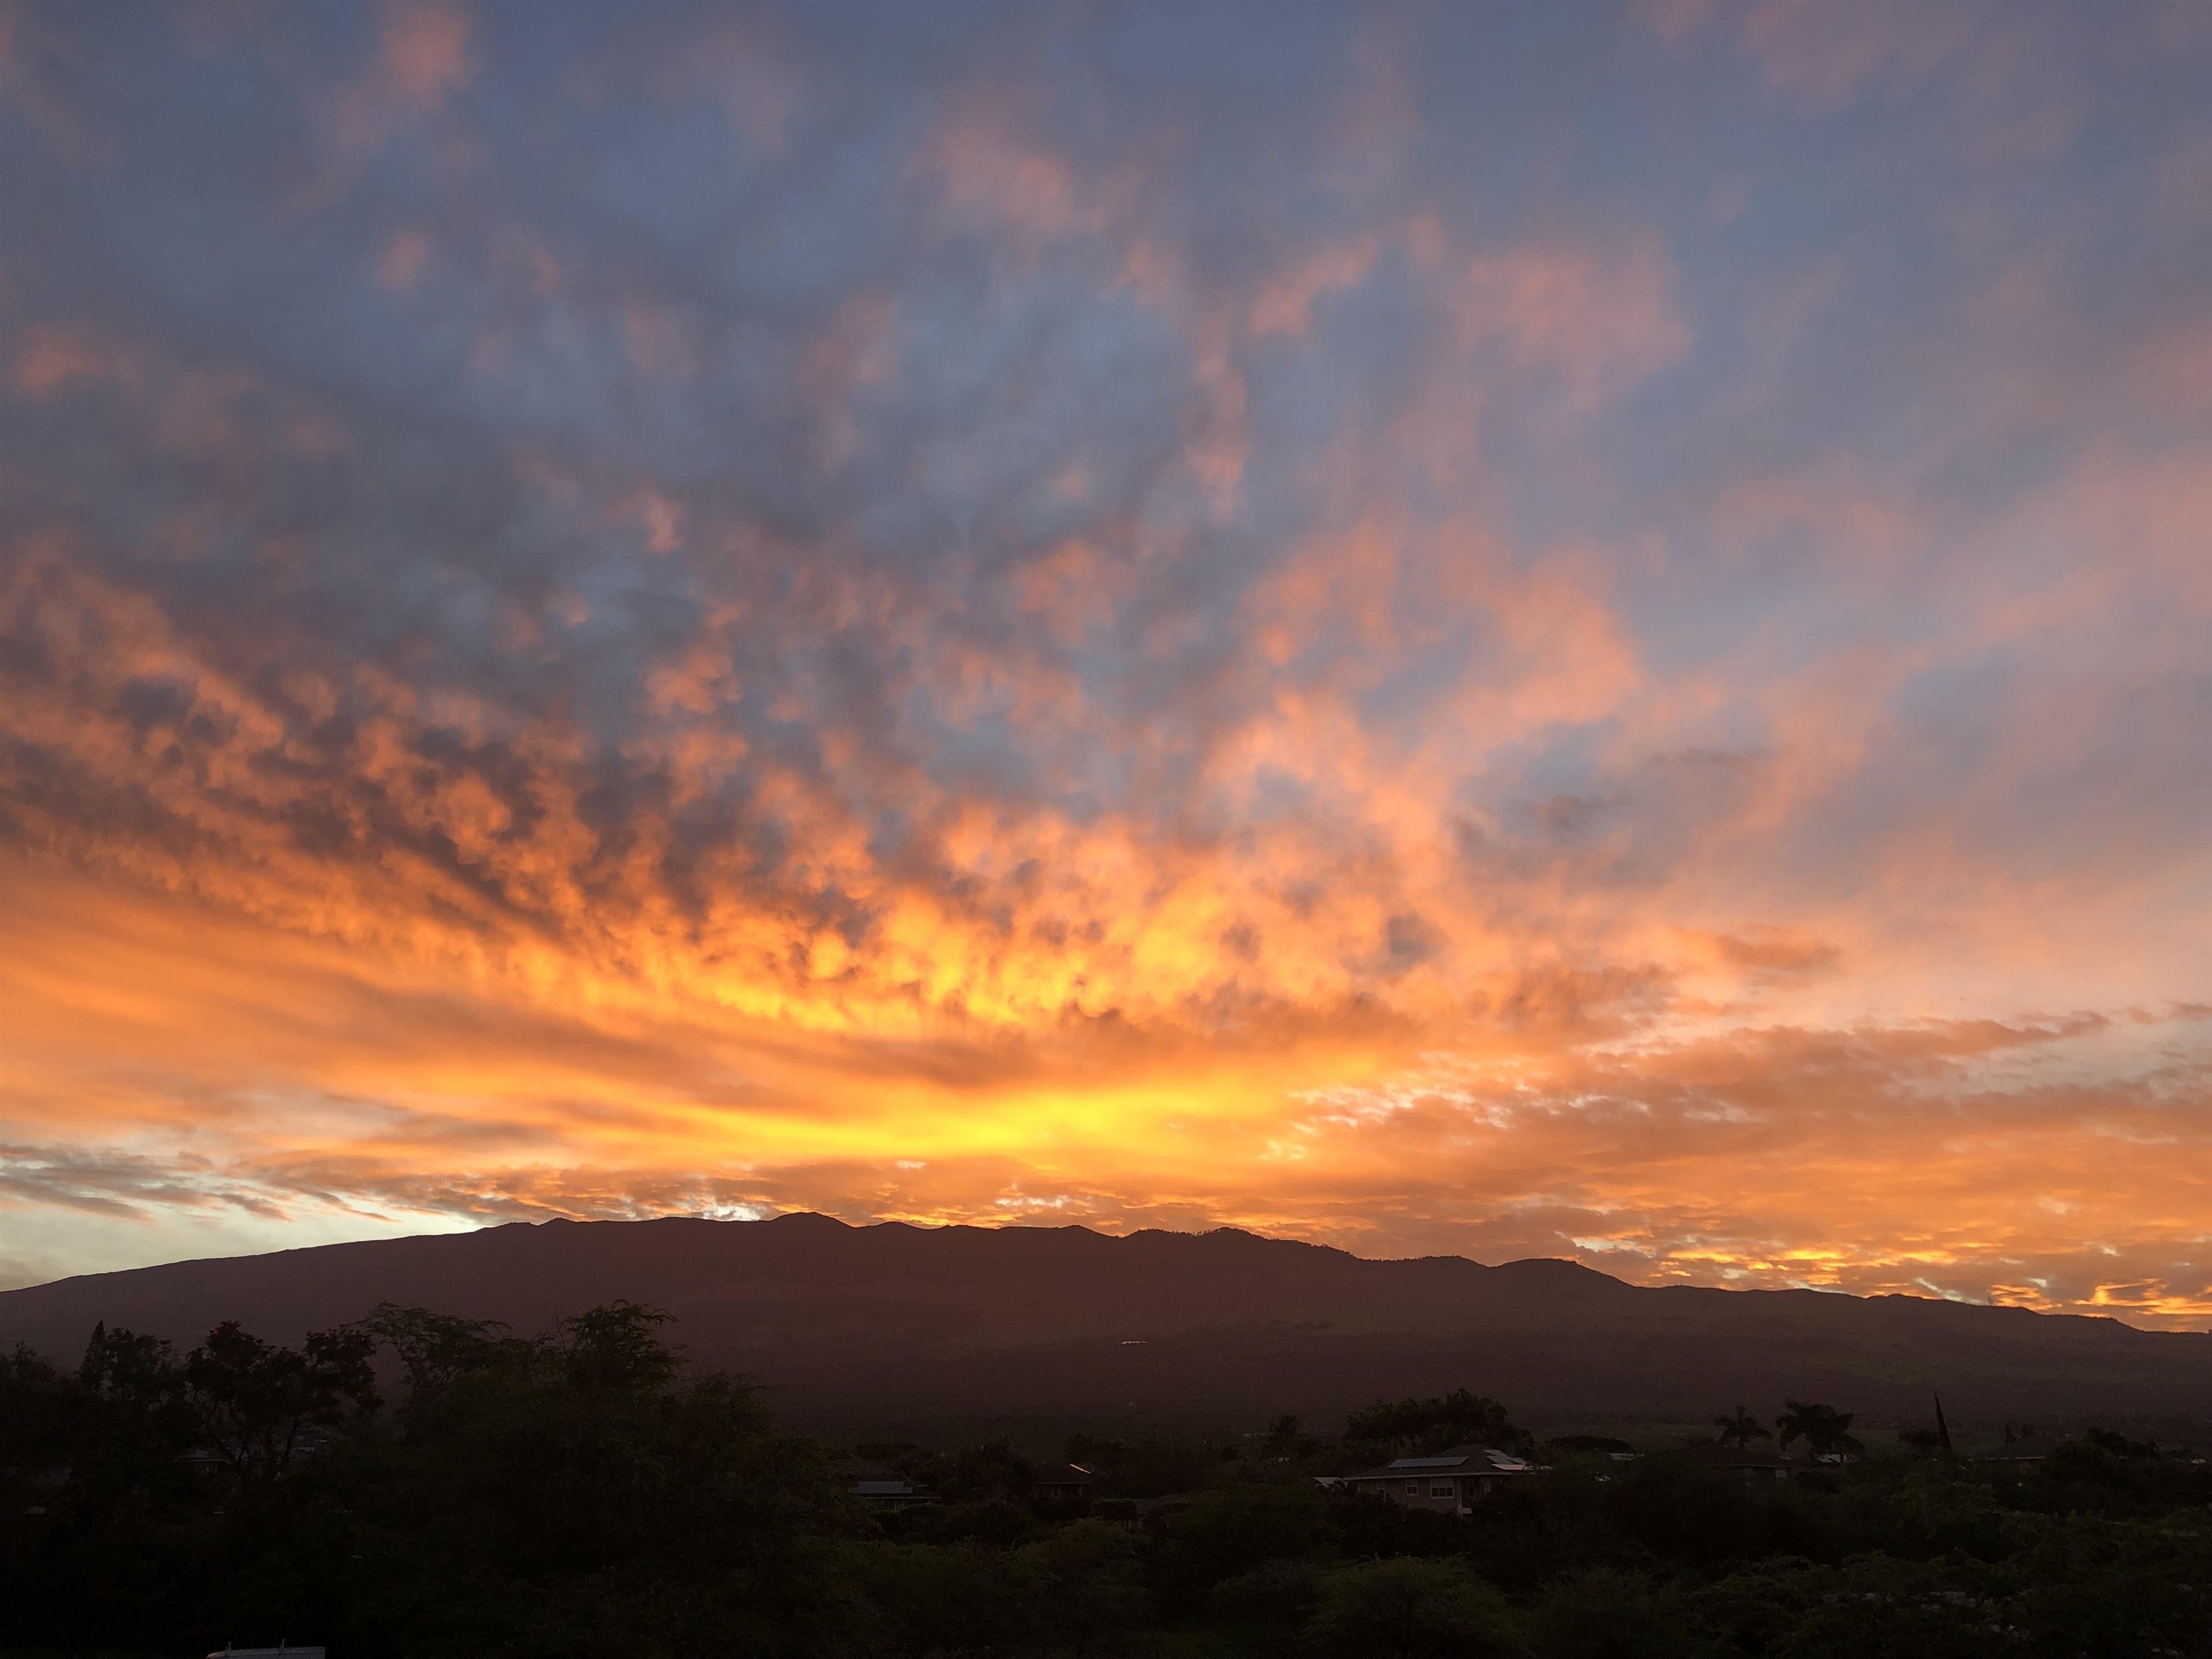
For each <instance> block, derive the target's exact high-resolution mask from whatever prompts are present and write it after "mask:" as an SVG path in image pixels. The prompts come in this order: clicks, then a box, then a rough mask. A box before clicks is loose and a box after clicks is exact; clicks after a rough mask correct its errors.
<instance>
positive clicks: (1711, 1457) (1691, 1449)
mask: <svg viewBox="0 0 2212 1659" xmlns="http://www.w3.org/2000/svg"><path fill="white" fill-rule="evenodd" d="M1681 1455H1682V1457H1683V1459H1684V1461H1685V1462H1691V1463H1695V1464H1697V1465H1698V1466H1699V1468H1707V1469H1724V1470H1726V1471H1727V1472H1728V1473H1729V1474H1734V1475H1735V1476H1737V1477H1738V1478H1739V1479H1741V1480H1742V1482H1743V1484H1744V1485H1745V1486H1776V1485H1778V1484H1779V1483H1780V1482H1782V1481H1784V1480H1788V1479H1789V1478H1790V1471H1791V1470H1792V1469H1796V1468H1802V1467H1803V1466H1802V1464H1797V1463H1793V1462H1790V1460H1789V1459H1788V1458H1786V1457H1784V1456H1782V1455H1780V1454H1778V1453H1776V1452H1771V1451H1761V1450H1760V1449H1758V1448H1757V1447H1755V1446H1731V1445H1729V1444H1728V1443H1726V1442H1725V1441H1720V1440H1708V1441H1705V1442H1704V1443H1701V1444H1699V1445H1695V1446H1685V1447H1683V1448H1682V1453H1681Z"/></svg>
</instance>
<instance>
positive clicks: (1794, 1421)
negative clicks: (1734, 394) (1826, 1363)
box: [1774, 1400, 1864, 1457]
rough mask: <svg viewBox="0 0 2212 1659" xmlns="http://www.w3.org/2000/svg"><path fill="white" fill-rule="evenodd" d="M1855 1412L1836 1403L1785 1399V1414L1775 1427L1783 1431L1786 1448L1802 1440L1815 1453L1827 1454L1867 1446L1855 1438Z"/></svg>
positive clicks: (1840, 1452) (1776, 1421) (1852, 1450)
mask: <svg viewBox="0 0 2212 1659" xmlns="http://www.w3.org/2000/svg"><path fill="white" fill-rule="evenodd" d="M1854 1415H1855V1413H1850V1412H1839V1411H1838V1410H1837V1409H1836V1408H1835V1407H1833V1406H1823V1405H1820V1404H1818V1403H1817V1402H1810V1401H1802V1400H1785V1401H1783V1402H1782V1414H1781V1415H1780V1416H1779V1417H1778V1418H1776V1419H1774V1426H1775V1427H1776V1428H1777V1429H1778V1430H1779V1431H1781V1436H1782V1449H1783V1450H1784V1451H1788V1450H1789V1449H1790V1443H1791V1442H1793V1441H1796V1440H1802V1441H1803V1442H1804V1443H1805V1448H1806V1449H1807V1450H1808V1451H1809V1452H1811V1453H1812V1455H1814V1456H1815V1457H1827V1456H1832V1455H1840V1454H1842V1453H1845V1452H1855V1451H1861V1450H1863V1449H1864V1448H1863V1447H1862V1446H1861V1445H1860V1444H1859V1443H1858V1442H1857V1440H1854V1439H1853V1438H1852V1437H1851V1419H1852V1417H1853V1416H1854Z"/></svg>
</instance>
